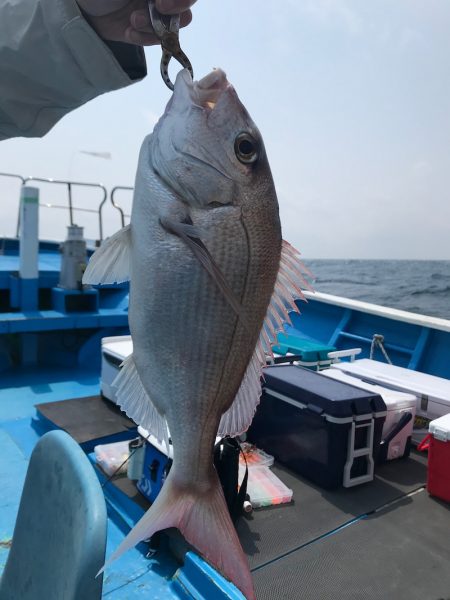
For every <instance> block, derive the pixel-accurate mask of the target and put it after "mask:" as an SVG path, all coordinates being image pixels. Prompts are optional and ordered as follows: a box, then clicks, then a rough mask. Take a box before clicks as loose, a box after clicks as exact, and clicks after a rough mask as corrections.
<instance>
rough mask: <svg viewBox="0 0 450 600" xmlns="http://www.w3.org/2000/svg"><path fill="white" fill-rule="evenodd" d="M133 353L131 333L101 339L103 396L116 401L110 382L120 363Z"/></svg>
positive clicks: (101, 384) (114, 376)
mask: <svg viewBox="0 0 450 600" xmlns="http://www.w3.org/2000/svg"><path fill="white" fill-rule="evenodd" d="M132 353H133V342H132V340H131V335H121V336H115V337H105V338H103V339H102V371H101V383H100V386H101V392H102V394H103V396H104V397H105V398H107V399H108V400H111V401H112V402H116V394H115V391H114V388H113V387H112V382H113V381H114V379H115V378H116V377H117V375H118V373H119V369H120V365H121V364H122V363H123V361H124V360H125V359H126V358H128V357H129V356H130V354H132Z"/></svg>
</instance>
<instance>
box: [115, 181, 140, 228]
mask: <svg viewBox="0 0 450 600" xmlns="http://www.w3.org/2000/svg"><path fill="white" fill-rule="evenodd" d="M119 191H127V192H132V191H134V188H133V187H129V186H127V185H116V186H115V187H113V189H112V190H111V194H110V200H111V204H112V205H113V206H114V208H115V209H117V210H118V211H119V212H120V216H121V223H122V227H125V217H127V218H128V219H129V218H130V217H131V215H128V214H126V213H124V212H123V210H122V208H121V207H120V206H119V204H118V203H117V202H116V201H115V199H114V197H115V195H116V194H117V192H119Z"/></svg>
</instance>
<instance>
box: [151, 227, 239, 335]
mask: <svg viewBox="0 0 450 600" xmlns="http://www.w3.org/2000/svg"><path fill="white" fill-rule="evenodd" d="M160 223H161V225H162V226H163V227H164V229H165V230H166V231H168V232H169V233H173V234H174V235H177V236H178V237H179V238H181V239H182V240H183V242H184V243H185V244H186V246H187V247H188V248H189V249H190V250H191V251H192V253H193V254H194V256H195V257H196V258H197V260H198V261H199V262H200V264H201V265H202V267H203V268H204V269H205V270H206V271H207V272H208V273H209V275H210V276H211V277H212V279H213V280H214V282H215V284H216V285H217V287H218V288H219V290H220V291H221V292H222V295H223V297H224V298H225V300H226V301H227V302H228V304H229V305H230V306H231V308H232V309H233V310H234V312H235V313H236V314H237V316H238V317H239V319H240V320H241V322H242V323H243V325H244V326H245V327H246V317H245V314H244V310H243V308H242V305H241V303H240V302H239V300H238V298H236V295H235V293H234V292H233V290H232V289H231V287H230V285H229V284H228V282H227V280H226V278H225V275H224V274H223V273H222V271H221V269H220V267H219V265H218V264H217V263H216V261H215V260H214V258H213V257H212V256H211V253H210V252H209V250H208V248H207V247H206V246H205V244H204V243H203V242H202V240H201V239H200V235H201V230H199V229H197V228H196V227H195V225H193V224H191V223H178V222H176V221H172V220H171V219H167V218H163V219H161V220H160Z"/></svg>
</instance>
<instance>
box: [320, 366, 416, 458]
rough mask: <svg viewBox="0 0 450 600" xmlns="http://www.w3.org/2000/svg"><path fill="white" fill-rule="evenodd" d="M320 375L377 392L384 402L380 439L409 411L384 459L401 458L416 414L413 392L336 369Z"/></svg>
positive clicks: (407, 446) (406, 448)
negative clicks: (399, 390)
mask: <svg viewBox="0 0 450 600" xmlns="http://www.w3.org/2000/svg"><path fill="white" fill-rule="evenodd" d="M321 374H322V375H326V376H327V377H332V378H333V379H338V380H339V381H343V382H345V383H348V384H350V385H354V386H356V387H359V388H361V389H363V390H368V391H370V392H373V393H374V394H379V395H380V396H381V397H382V398H383V400H384V403H385V404H386V411H387V412H386V420H385V422H384V425H383V431H382V434H381V439H382V440H383V439H385V438H386V436H387V435H388V434H389V432H391V431H392V430H393V428H394V427H395V426H396V425H397V423H398V422H399V421H400V419H401V418H402V417H403V415H404V414H405V413H410V414H411V415H412V416H411V420H410V421H409V422H408V423H407V424H406V425H405V426H404V427H403V429H402V430H401V431H400V432H399V433H398V434H397V435H396V436H395V437H394V438H393V439H392V440H391V441H390V443H389V446H388V450H387V454H386V459H387V460H393V459H395V458H401V457H402V456H404V455H405V454H407V453H408V451H409V442H408V440H409V439H410V438H411V437H412V435H413V425H414V418H415V416H416V402H417V398H416V396H414V394H407V393H405V392H398V391H396V390H391V389H388V388H386V387H383V386H381V385H375V384H371V383H367V382H366V381H362V380H361V379H357V378H356V377H352V376H351V375H349V374H347V373H344V372H343V371H340V370H338V369H325V370H324V371H321Z"/></svg>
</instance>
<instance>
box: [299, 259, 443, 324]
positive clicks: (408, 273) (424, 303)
mask: <svg viewBox="0 0 450 600" xmlns="http://www.w3.org/2000/svg"><path fill="white" fill-rule="evenodd" d="M303 262H304V264H305V266H306V267H308V269H309V270H310V271H311V272H312V274H313V275H314V277H315V279H313V280H312V286H313V288H314V290H315V291H317V292H323V293H326V294H333V295H335V296H344V297H345V298H352V299H354V300H363V301H365V302H371V303H372V304H381V305H382V306H387V307H390V308H398V309H401V310H407V311H410V312H415V313H419V314H422V315H429V316H433V317H440V318H442V319H450V260H432V261H429V260H355V259H351V260H338V259H330V260H328V259H307V258H304V260H303Z"/></svg>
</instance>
